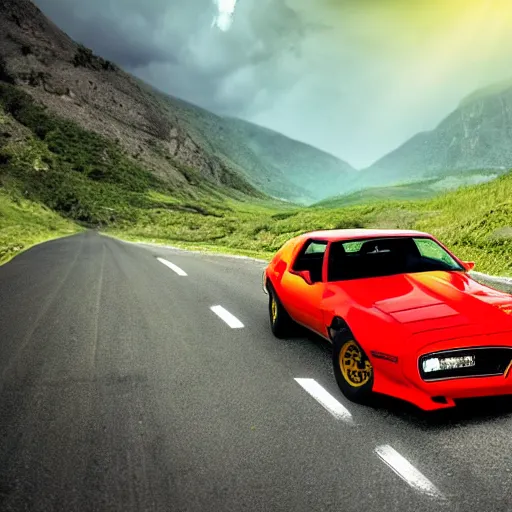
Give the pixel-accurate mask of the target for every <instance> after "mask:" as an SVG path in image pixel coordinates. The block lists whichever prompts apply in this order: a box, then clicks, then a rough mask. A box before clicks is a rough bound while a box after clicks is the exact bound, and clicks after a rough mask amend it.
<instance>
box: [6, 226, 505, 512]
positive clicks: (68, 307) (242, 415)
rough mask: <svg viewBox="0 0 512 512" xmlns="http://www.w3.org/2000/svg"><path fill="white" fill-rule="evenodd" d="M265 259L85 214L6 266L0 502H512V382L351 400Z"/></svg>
mask: <svg viewBox="0 0 512 512" xmlns="http://www.w3.org/2000/svg"><path fill="white" fill-rule="evenodd" d="M263 265H264V264H263V263H261V262H256V261H252V260H247V259H237V258H231V257H222V256H213V255H204V254H193V253H188V252H184V251H178V250H172V249H165V248H156V247H148V246H138V245H135V244H127V243H123V242H120V241H117V240H113V239H110V238H107V237H104V236H100V235H98V234H96V233H93V232H88V233H85V234H81V235H76V236H72V237H69V238H65V239H61V240H57V241H54V242H49V243H46V244H42V245H39V246H36V247H34V248H32V249H31V250H29V251H27V252H25V253H23V254H21V255H20V256H18V257H17V258H15V259H14V260H13V261H11V262H10V263H8V264H7V265H4V266H3V267H0V510H1V511H52V512H53V511H63V512H64V511H66V512H70V511H103V510H105V511H120V512H121V511H122V512H131V511H244V510H247V511H308V512H311V511H330V510H333V511H334V510H336V511H343V512H356V511H357V512H359V511H362V510H364V511H366V512H383V511H414V512H422V511H444V510H446V511H453V510H455V511H471V512H475V511H479V512H486V511H489V512H491V511H492V512H500V511H507V512H508V511H510V510H512V490H511V489H512V405H511V404H510V399H501V400H484V401H477V402H475V401H470V402H466V403H464V404H462V405H461V407H460V408H459V409H458V410H456V411H450V412H448V413H445V414H442V415H424V414H421V413H419V412H417V411H416V410H415V409H413V408H411V407H408V406H406V405H405V404H403V403H400V402H396V401H393V400H387V399H382V400H380V401H379V404H378V405H376V406H375V407H364V406H358V405H355V404H353V403H350V402H348V401H347V400H346V399H345V398H344V397H343V396H342V395H341V394H340V392H339V391H338V389H337V387H336V383H335V381H334V377H333V375H332V370H331V365H330V355H329V347H328V346H327V344H326V343H325V342H323V341H321V340H318V339H316V338H315V337H313V336H302V335H300V336H298V337H295V338H292V339H289V340H285V341H282V340H277V339H275V338H274V337H273V336H272V335H271V333H270V329H269V325H268V316H267V297H266V296H265V295H264V294H263V293H262V290H261V272H262V269H263ZM212 308H213V309H212Z"/></svg>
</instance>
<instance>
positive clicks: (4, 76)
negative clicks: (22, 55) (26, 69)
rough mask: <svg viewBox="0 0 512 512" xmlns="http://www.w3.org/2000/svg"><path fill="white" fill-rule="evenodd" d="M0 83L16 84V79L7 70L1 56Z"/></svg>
mask: <svg viewBox="0 0 512 512" xmlns="http://www.w3.org/2000/svg"><path fill="white" fill-rule="evenodd" d="M0 82H6V83H8V84H14V83H15V81H14V77H13V76H12V75H11V74H10V73H9V71H8V70H7V64H6V62H5V60H4V58H3V57H1V56H0Z"/></svg>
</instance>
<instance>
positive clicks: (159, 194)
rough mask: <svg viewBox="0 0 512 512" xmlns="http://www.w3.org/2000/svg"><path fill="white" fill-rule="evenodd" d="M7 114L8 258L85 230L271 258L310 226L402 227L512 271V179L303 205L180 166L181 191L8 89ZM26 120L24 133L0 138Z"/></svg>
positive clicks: (0, 147) (482, 265) (0, 168)
mask: <svg viewBox="0 0 512 512" xmlns="http://www.w3.org/2000/svg"><path fill="white" fill-rule="evenodd" d="M0 107H2V108H0V124H1V125H2V126H1V127H0V128H2V129H1V130H0V192H1V195H0V200H1V201H2V202H1V204H2V210H1V217H0V221H1V222H2V224H1V228H2V234H1V237H2V238H1V239H0V242H1V244H2V246H1V247H2V248H3V249H2V251H3V254H4V255H5V256H4V257H3V258H4V260H5V259H6V258H9V257H11V256H12V255H13V254H15V253H16V252H17V251H19V250H22V249H23V248H24V247H27V246H29V245H30V244H32V243H36V242H38V241H42V240H44V239H47V238H51V237H54V236H61V235H63V234H67V233H72V232H75V231H76V230H78V229H80V227H79V226H85V227H88V226H90V227H95V228H100V229H101V230H103V231H104V232H105V233H106V234H111V235H114V236H118V237H121V238H125V239H128V240H136V241H146V242H153V243H161V244H167V245H174V246H177V247H184V248H193V249H197V250H202V251H205V250H206V251H214V252H219V251H220V252H226V253H232V254H242V255H246V256H254V257H259V258H263V259H268V258H270V257H271V256H272V254H273V253H274V252H275V251H276V250H277V249H278V248H279V247H281V245H282V244H283V243H284V242H285V241H286V240H288V239H289V238H291V237H293V236H296V235H298V234H300V233H304V232H306V231H311V230H316V229H335V228H401V229H419V230H422V231H427V232H430V233H432V234H434V235H436V236H438V237H439V238H440V240H441V241H443V242H444V243H445V244H446V245H447V246H448V247H450V248H451V249H452V250H453V251H454V252H455V253H456V254H457V255H459V256H460V257H462V258H463V259H466V260H475V261H476V262H477V270H480V271H482V272H485V273H490V274H496V275H512V258H511V256H510V255H511V254H512V238H511V237H510V234H507V233H509V231H507V228H508V229H510V228H512V174H511V173H508V174H505V175H503V176H502V177H500V178H498V179H496V180H494V181H491V182H488V183H485V184H482V185H476V186H471V187H464V188H461V189H459V190H457V191H455V192H449V193H445V194H442V195H439V196H437V197H435V198H430V199H423V200H417V199H413V198H408V199H407V200H389V197H387V198H386V193H385V192H384V193H383V194H384V195H383V196H380V197H376V198H373V199H374V200H372V201H367V202H366V203H365V204H348V205H345V206H344V207H339V203H337V202H334V203H326V204H324V205H322V206H318V205H317V206H315V207H310V208H304V207H299V206H297V205H293V204H290V203H285V202H278V201H273V200H270V199H268V198H267V199H266V198H264V197H262V196H260V197H257V196H254V195H252V193H251V191H250V190H247V189H245V188H244V187H243V186H242V184H243V183H242V182H241V183H239V182H238V179H237V178H236V177H234V178H232V177H231V175H229V176H228V182H229V183H227V184H226V186H215V185H213V184H211V183H208V182H206V181H204V180H202V179H201V177H200V176H199V174H198V173H197V171H195V170H193V169H188V168H185V167H183V166H182V172H183V173H184V176H185V177H186V179H187V180H188V182H189V184H188V185H187V186H186V187H184V188H179V189H177V188H173V186H171V185H170V184H168V183H165V182H163V181H161V180H159V179H157V178H155V177H154V175H153V174H152V172H151V169H146V168H145V167H143V166H142V164H140V163H138V162H135V161H133V160H131V159H128V158H127V157H126V156H125V154H124V153H123V152H122V150H121V149H120V147H119V146H117V145H116V144H114V143H113V142H111V141H109V140H106V139H104V138H102V137H100V136H98V135H96V134H93V133H90V132H87V131H84V130H82V129H81V128H79V127H78V126H76V125H74V124H73V123H70V122H68V121H64V120H62V119H58V118H56V117H54V116H52V115H51V114H49V113H48V112H46V111H45V110H44V109H42V108H41V107H39V106H37V105H35V104H34V102H33V101H32V100H31V98H30V97H29V96H27V95H26V94H24V93H23V92H21V91H19V90H18V89H16V88H14V87H13V86H12V85H8V84H0ZM15 120H16V121H17V123H16V121H15ZM20 125H21V126H22V129H23V130H25V132H26V135H25V137H22V138H20V137H18V138H16V137H12V136H9V137H7V138H5V137H3V136H2V135H1V134H2V133H4V132H5V130H7V131H13V133H14V132H15V131H16V130H15V128H16V127H18V128H19V129H21V128H20ZM16 129H17V128H16ZM173 165H175V163H173ZM177 168H180V167H179V165H177ZM227 185H229V186H227ZM409 191H410V188H409ZM20 248H21V249H20Z"/></svg>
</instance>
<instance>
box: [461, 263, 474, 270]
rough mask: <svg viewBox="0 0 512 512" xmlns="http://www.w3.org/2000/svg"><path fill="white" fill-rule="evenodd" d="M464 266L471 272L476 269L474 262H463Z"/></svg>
mask: <svg viewBox="0 0 512 512" xmlns="http://www.w3.org/2000/svg"><path fill="white" fill-rule="evenodd" d="M462 266H463V267H464V268H465V269H466V270H467V271H468V272H469V271H470V270H473V269H474V268H475V262H474V261H463V262H462Z"/></svg>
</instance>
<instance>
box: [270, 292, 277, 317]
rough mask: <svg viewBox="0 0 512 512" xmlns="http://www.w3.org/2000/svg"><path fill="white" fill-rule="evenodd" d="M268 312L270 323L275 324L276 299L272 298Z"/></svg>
mask: <svg viewBox="0 0 512 512" xmlns="http://www.w3.org/2000/svg"><path fill="white" fill-rule="evenodd" d="M270 311H271V315H272V323H274V324H275V323H276V320H277V302H276V298H275V297H274V296H272V300H271V305H270Z"/></svg>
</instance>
